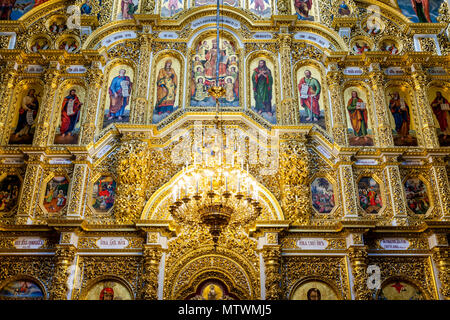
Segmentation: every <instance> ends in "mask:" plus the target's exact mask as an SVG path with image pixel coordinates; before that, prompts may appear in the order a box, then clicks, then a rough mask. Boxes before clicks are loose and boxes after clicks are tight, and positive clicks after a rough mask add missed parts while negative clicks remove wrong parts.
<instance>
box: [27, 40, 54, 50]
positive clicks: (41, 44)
mask: <svg viewBox="0 0 450 320" xmlns="http://www.w3.org/2000/svg"><path fill="white" fill-rule="evenodd" d="M48 49H50V41H49V40H48V39H47V38H46V37H37V38H36V39H34V40H33V41H31V43H30V50H31V52H34V53H36V52H39V51H41V50H48Z"/></svg>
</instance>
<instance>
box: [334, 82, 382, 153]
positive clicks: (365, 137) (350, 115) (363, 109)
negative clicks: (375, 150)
mask: <svg viewBox="0 0 450 320" xmlns="http://www.w3.org/2000/svg"><path fill="white" fill-rule="evenodd" d="M342 89H343V90H342V94H343V101H344V113H345V118H346V124H347V129H348V137H349V145H350V146H373V145H375V144H376V142H377V139H378V136H377V132H376V128H377V127H378V126H377V121H376V112H375V108H374V105H373V96H372V92H371V90H370V88H368V86H367V85H366V84H365V83H364V82H362V81H352V80H350V81H346V82H345V83H344V85H343V88H342ZM355 131H356V132H355Z"/></svg>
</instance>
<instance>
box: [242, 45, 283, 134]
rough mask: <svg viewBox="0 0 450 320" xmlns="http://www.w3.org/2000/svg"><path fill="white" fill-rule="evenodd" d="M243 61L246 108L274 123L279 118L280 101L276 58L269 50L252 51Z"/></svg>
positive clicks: (278, 70) (278, 67)
mask: <svg viewBox="0 0 450 320" xmlns="http://www.w3.org/2000/svg"><path fill="white" fill-rule="evenodd" d="M245 63H246V92H247V106H246V108H247V109H248V110H251V112H252V113H254V114H255V115H257V116H259V117H260V118H262V119H264V120H265V121H267V123H269V124H272V125H274V124H276V123H277V122H278V120H279V119H278V118H279V116H278V112H279V111H278V110H279V109H280V103H281V90H280V89H281V84H280V78H279V72H280V66H279V63H278V58H277V57H276V56H275V55H274V54H273V53H272V52H269V51H263V50H260V51H253V52H252V53H250V54H249V55H248V56H247V57H246V61H245Z"/></svg>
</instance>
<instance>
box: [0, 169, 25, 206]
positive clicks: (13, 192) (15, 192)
mask: <svg viewBox="0 0 450 320" xmlns="http://www.w3.org/2000/svg"><path fill="white" fill-rule="evenodd" d="M20 186H21V181H20V178H19V177H18V176H16V175H7V176H6V177H5V178H4V179H3V180H1V181H0V213H3V212H9V211H11V210H12V209H13V208H14V207H15V206H16V205H17V200H18V199H19V192H20Z"/></svg>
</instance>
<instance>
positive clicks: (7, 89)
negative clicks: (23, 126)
mask: <svg viewBox="0 0 450 320" xmlns="http://www.w3.org/2000/svg"><path fill="white" fill-rule="evenodd" d="M17 79H18V72H17V70H16V69H15V63H14V62H12V61H11V62H9V63H7V64H6V65H5V66H4V67H3V68H2V70H1V73H0V86H1V90H0V137H1V141H0V143H1V144H2V145H5V144H7V143H8V140H9V132H10V126H9V123H6V121H8V118H12V117H8V112H13V113H14V112H16V110H12V108H11V106H10V101H11V97H12V94H13V92H14V87H15V85H16V83H17ZM13 107H15V106H13Z"/></svg>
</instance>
